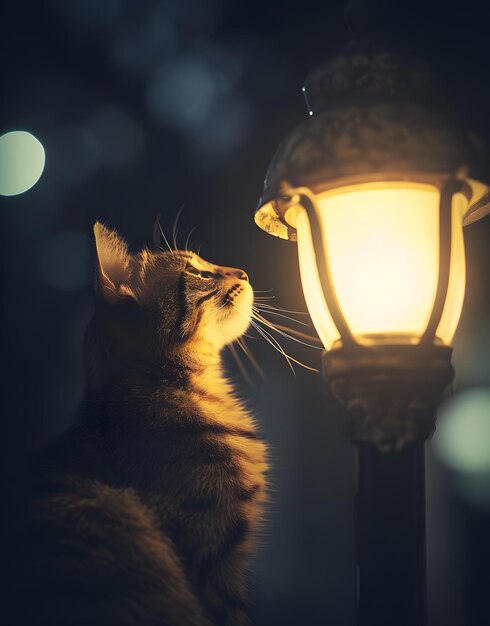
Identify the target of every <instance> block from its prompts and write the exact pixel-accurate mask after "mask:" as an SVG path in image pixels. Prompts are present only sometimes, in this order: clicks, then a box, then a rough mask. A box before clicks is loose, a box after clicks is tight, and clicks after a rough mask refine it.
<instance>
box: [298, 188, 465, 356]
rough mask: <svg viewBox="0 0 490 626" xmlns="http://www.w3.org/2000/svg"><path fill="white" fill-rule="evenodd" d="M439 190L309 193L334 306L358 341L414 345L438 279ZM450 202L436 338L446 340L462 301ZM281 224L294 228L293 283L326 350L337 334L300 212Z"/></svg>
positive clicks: (460, 208) (459, 206)
mask: <svg viewBox="0 0 490 626" xmlns="http://www.w3.org/2000/svg"><path fill="white" fill-rule="evenodd" d="M439 197H440V194H439V190H438V189H437V188H436V187H434V186H431V185H427V184H418V183H408V182H396V183H392V182H390V183H388V182H387V183H368V184H365V185H358V186H355V187H354V186H352V187H345V188H340V189H335V190H334V191H329V192H326V193H324V194H322V195H319V196H317V206H318V211H319V216H320V221H321V224H322V236H323V240H324V245H325V249H326V250H327V255H328V260H329V264H330V271H331V276H332V281H333V285H334V289H335V293H336V295H337V299H338V301H339V305H340V308H341V310H342V312H343V315H344V317H345V319H346V321H347V324H348V326H349V328H350V329H351V332H352V333H353V335H354V336H355V337H356V339H357V340H358V341H359V342H361V343H365V344H371V343H417V342H418V341H419V339H420V337H421V335H422V334H423V332H424V331H425V329H426V327H427V324H428V321H429V318H430V315H431V312H432V308H433V305H434V300H435V296H436V291H437V282H438V275H439ZM465 209H466V200H465V199H464V197H463V196H461V195H460V194H459V195H458V196H457V197H456V198H455V200H454V202H453V208H452V211H453V218H454V219H453V228H452V237H453V253H452V257H451V266H450V284H449V289H448V297H447V299H446V305H445V308H444V312H443V316H442V319H441V322H440V324H439V328H438V330H437V336H438V337H439V338H440V339H442V340H443V341H444V343H446V344H448V343H450V341H451V339H452V336H453V334H454V331H455V329H456V325H457V323H458V320H459V316H460V313H461V307H462V303H463V296H464V278H465V274H464V272H465V270H464V244H463V234H462V219H463V214H464V211H465ZM286 219H287V220H288V221H289V222H290V223H291V225H292V226H294V227H295V228H296V229H297V234H298V254H299V264H300V271H301V279H302V283H303V289H304V292H305V298H306V302H307V305H308V309H309V311H310V315H311V317H312V320H313V322H314V324H315V327H316V329H317V332H318V334H319V336H320V338H321V339H322V341H323V343H324V345H325V347H326V349H327V350H328V349H329V348H330V347H331V346H332V344H333V343H334V341H335V340H337V339H338V338H339V333H338V331H337V329H336V327H335V325H334V323H333V321H332V318H331V316H330V314H329V313H328V311H327V308H326V304H325V302H324V298H323V293H322V290H321V286H320V281H319V277H318V272H317V270H316V264H315V255H314V251H313V247H312V241H311V232H310V227H309V220H308V217H307V214H306V211H305V210H304V209H303V208H302V207H295V208H293V209H290V210H289V211H288V213H287V215H286Z"/></svg>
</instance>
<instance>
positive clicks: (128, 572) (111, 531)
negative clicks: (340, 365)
mask: <svg viewBox="0 0 490 626" xmlns="http://www.w3.org/2000/svg"><path fill="white" fill-rule="evenodd" d="M95 234H96V243H97V251H98V260H99V274H98V281H97V292H98V298H97V306H96V313H95V317H94V320H93V321H92V323H91V325H90V327H89V330H88V333H87V341H86V353H87V354H86V358H87V377H88V391H87V397H86V399H85V401H84V403H83V406H82V408H81V411H80V415H79V419H78V421H77V423H76V425H75V426H74V427H73V428H72V429H71V431H70V432H68V433H67V434H66V435H65V436H64V437H62V438H61V440H59V441H58V442H57V443H56V444H55V445H54V446H53V447H52V448H51V449H50V450H48V451H47V452H46V453H45V454H44V455H43V456H42V458H41V459H40V460H39V461H38V462H37V465H36V466H35V471H33V472H32V473H31V474H30V475H29V476H28V479H27V490H28V493H29V497H28V498H17V503H16V507H17V509H16V511H17V512H16V513H15V515H14V513H12V519H14V520H15V523H14V524H13V526H14V528H13V529H11V532H10V535H9V537H10V539H9V553H10V556H11V559H10V566H9V567H10V569H9V578H10V581H11V584H10V587H9V590H8V598H7V600H8V599H10V600H13V602H12V601H11V602H10V603H9V602H6V603H4V605H3V607H4V608H3V609H0V610H2V611H3V612H4V614H5V612H6V613H7V616H8V619H7V621H5V623H9V624H10V623H11V624H14V623H15V624H18V625H19V626H20V625H22V624H26V625H27V624H29V626H36V625H39V626H40V625H41V624H50V625H53V626H58V625H59V626H62V625H63V626H64V625H68V624H69V625H70V626H82V625H88V624H90V625H95V626H98V625H99V624H100V625H102V624H104V626H112V625H114V626H116V625H117V626H125V625H127V626H146V625H150V624H152V625H153V624H155V625H157V624H158V625H162V626H164V625H166V626H210V625H211V624H215V625H226V626H234V625H240V624H246V623H247V616H246V572H247V565H248V559H249V557H250V555H251V553H252V551H253V549H254V538H255V536H256V533H257V530H258V528H259V526H260V519H261V511H262V506H263V503H264V499H265V488H266V485H265V472H266V469H267V463H266V450H265V446H264V444H263V443H262V442H261V441H260V439H259V438H258V436H257V434H256V430H255V425H254V422H253V419H252V418H251V416H250V415H249V413H248V412H247V410H246V409H245V408H244V406H243V405H242V404H241V402H240V401H239V400H238V399H237V398H236V396H235V394H234V391H233V388H232V387H231V385H230V383H229V382H228V381H227V380H226V378H225V376H224V374H223V372H222V368H221V363H220V353H221V350H222V348H223V347H224V346H225V345H226V344H227V343H229V342H231V341H233V340H234V339H236V338H237V337H239V336H240V335H241V334H242V333H243V332H244V331H245V329H246V326H247V325H248V319H247V318H249V317H250V312H251V304H252V290H251V288H250V285H249V283H248V278H247V277H246V275H245V274H244V273H243V272H242V271H241V270H236V269H234V268H226V267H221V266H217V265H213V264H210V263H207V262H206V261H204V260H203V259H201V258H199V257H197V255H194V254H192V253H187V252H178V251H174V252H158V253H151V252H149V251H144V252H142V253H140V254H139V255H137V256H131V255H130V254H129V253H128V251H127V247H126V245H125V244H124V242H122V240H120V238H119V237H118V235H117V234H116V233H115V232H113V231H109V230H108V229H106V228H105V227H103V226H101V225H96V227H95ZM237 308H238V311H237V310H236V309H237ZM24 493H25V491H24ZM16 495H18V493H17V494H16ZM13 510H14V509H12V511H13ZM23 598H28V599H29V601H28V602H25V601H23ZM9 607H10V608H9ZM9 611H10V613H9ZM14 615H15V619H14V621H12V619H13V617H12V616H14ZM9 620H10V621H9ZM2 623H3V622H2Z"/></svg>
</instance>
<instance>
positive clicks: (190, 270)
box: [185, 265, 214, 279]
mask: <svg viewBox="0 0 490 626" xmlns="http://www.w3.org/2000/svg"><path fill="white" fill-rule="evenodd" d="M185 271H186V272H187V273H188V274H193V275H194V276H199V278H205V279H210V278H213V276H214V274H213V273H212V272H207V271H205V270H198V269H197V268H195V267H194V266H193V265H188V266H187V267H186V268H185Z"/></svg>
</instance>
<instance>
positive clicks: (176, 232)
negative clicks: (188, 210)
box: [172, 205, 184, 250]
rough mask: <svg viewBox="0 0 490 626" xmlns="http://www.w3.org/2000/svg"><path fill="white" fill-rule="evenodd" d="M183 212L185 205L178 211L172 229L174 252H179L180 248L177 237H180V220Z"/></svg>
mask: <svg viewBox="0 0 490 626" xmlns="http://www.w3.org/2000/svg"><path fill="white" fill-rule="evenodd" d="M183 210H184V205H182V206H181V207H180V209H179V210H178V212H177V215H176V217H175V220H174V225H173V228H172V242H173V244H174V250H178V248H179V246H178V244H177V237H178V235H179V220H180V216H181V215H182V211H183Z"/></svg>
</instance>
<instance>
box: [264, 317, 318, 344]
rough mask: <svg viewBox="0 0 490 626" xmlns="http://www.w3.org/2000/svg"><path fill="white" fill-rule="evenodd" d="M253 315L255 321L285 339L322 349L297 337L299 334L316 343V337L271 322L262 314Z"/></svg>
mask: <svg viewBox="0 0 490 626" xmlns="http://www.w3.org/2000/svg"><path fill="white" fill-rule="evenodd" d="M253 317H254V319H255V320H256V321H258V322H262V324H264V325H266V326H267V327H268V328H270V329H271V330H275V331H276V332H278V333H279V334H280V335H282V336H283V337H284V338H286V339H290V340H291V341H295V342H296V343H300V344H302V345H304V346H306V347H307V348H313V349H314V350H322V349H323V348H321V347H320V346H312V345H311V344H308V343H306V341H303V340H302V339H299V338H298V336H299V337H302V338H303V339H307V340H308V341H315V342H317V343H321V342H320V340H319V339H317V338H316V337H313V336H311V335H307V334H306V333H300V332H299V331H296V330H295V329H294V328H289V327H288V326H280V325H278V324H273V323H272V322H270V321H269V320H267V319H266V318H265V317H263V316H262V315H257V313H254V314H253ZM293 334H294V335H297V336H296V337H295V336H293Z"/></svg>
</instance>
